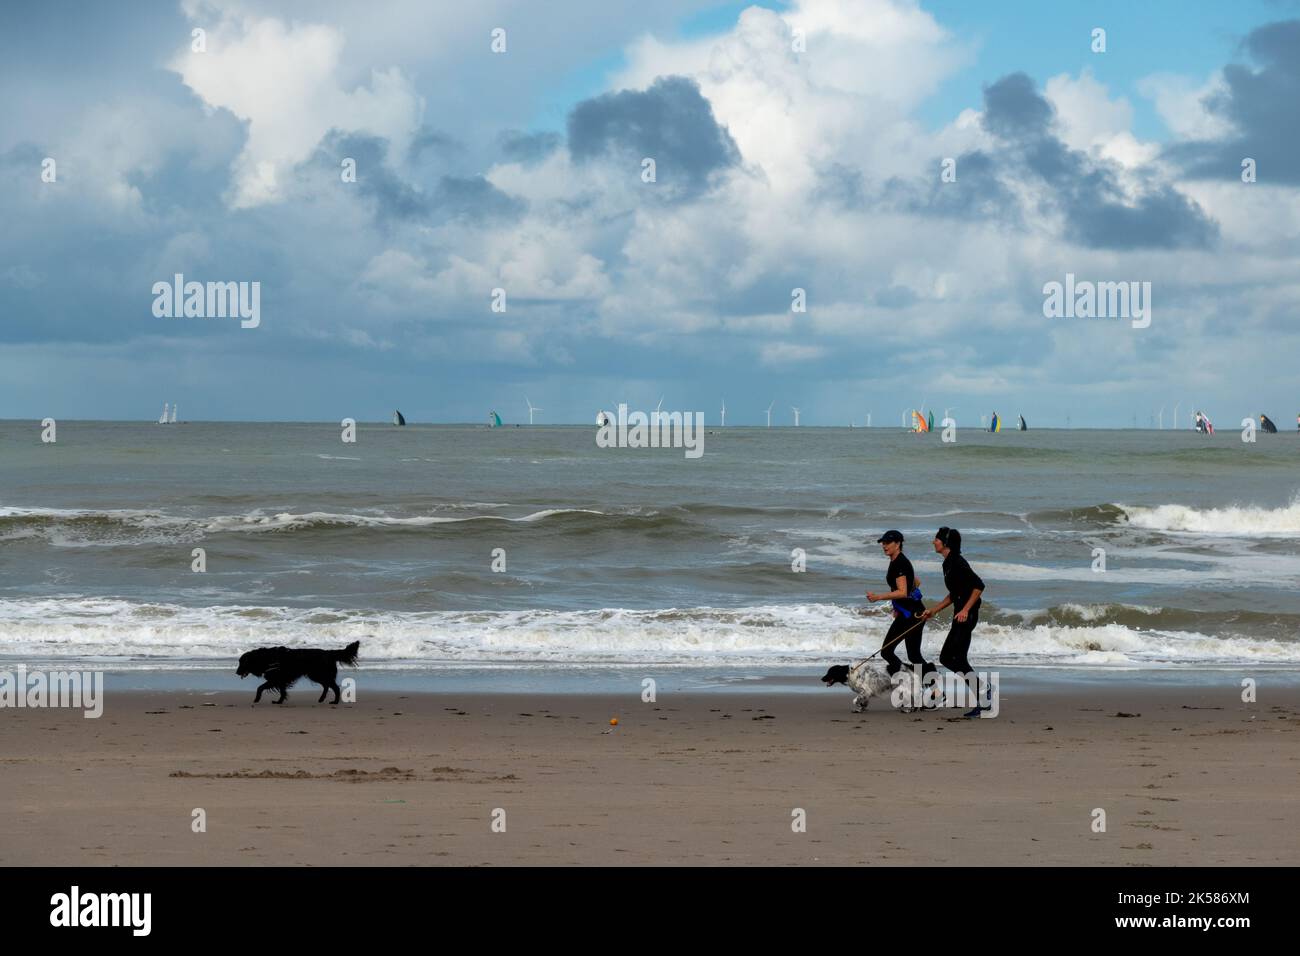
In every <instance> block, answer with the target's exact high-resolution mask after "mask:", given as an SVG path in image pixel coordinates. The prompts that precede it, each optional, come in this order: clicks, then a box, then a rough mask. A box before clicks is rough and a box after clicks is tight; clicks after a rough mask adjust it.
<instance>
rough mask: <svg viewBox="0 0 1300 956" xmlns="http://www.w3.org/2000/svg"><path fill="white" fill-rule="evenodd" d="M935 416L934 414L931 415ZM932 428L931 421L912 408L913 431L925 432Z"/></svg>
mask: <svg viewBox="0 0 1300 956" xmlns="http://www.w3.org/2000/svg"><path fill="white" fill-rule="evenodd" d="M931 417H932V418H933V415H932V416H931ZM929 430H930V423H929V422H928V421H926V419H925V417H924V416H923V415H922V414H921V413H920V412H918V411H917V410H916V409H915V408H914V409H912V431H914V432H919V433H921V434H924V433H925V432H928V431H929Z"/></svg>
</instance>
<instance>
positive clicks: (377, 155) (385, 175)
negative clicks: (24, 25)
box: [313, 130, 525, 223]
mask: <svg viewBox="0 0 1300 956" xmlns="http://www.w3.org/2000/svg"><path fill="white" fill-rule="evenodd" d="M345 157H348V158H351V159H354V160H356V163H357V181H356V188H357V191H358V192H359V193H360V194H361V195H362V196H363V197H364V198H365V199H367V200H368V201H370V202H371V203H373V205H374V209H375V218H376V220H378V221H379V222H381V223H387V222H391V221H394V220H428V221H430V222H437V221H439V220H444V219H463V220H469V221H476V222H477V221H485V220H489V219H499V218H502V217H508V216H517V215H519V214H521V213H522V212H523V211H524V209H525V204H524V203H523V201H521V200H519V199H517V198H515V197H513V196H508V195H506V194H505V193H504V192H502V191H501V190H499V189H497V188H496V187H495V186H493V185H492V184H491V183H490V182H488V181H487V180H486V179H484V178H483V177H482V176H441V177H439V178H438V179H437V181H436V183H435V184H434V185H433V187H432V188H431V189H429V190H427V191H426V190H423V189H420V188H418V187H417V186H416V185H413V184H411V183H409V182H407V181H406V180H405V179H403V178H402V177H401V176H400V175H399V174H398V173H396V172H395V171H394V170H393V169H392V167H390V166H389V165H388V163H387V157H388V141H387V140H385V139H382V138H380V137H377V136H367V135H364V134H360V133H347V134H345V133H341V132H339V131H337V130H336V131H333V132H331V133H330V134H329V135H328V136H326V138H325V140H324V141H322V143H321V146H320V148H319V149H318V150H317V151H316V155H315V157H314V158H313V163H314V164H315V165H316V166H317V167H318V168H321V169H323V170H326V171H327V173H328V175H330V176H338V175H339V173H340V171H341V166H340V165H339V164H340V163H341V162H342V160H343V159H344V158H345Z"/></svg>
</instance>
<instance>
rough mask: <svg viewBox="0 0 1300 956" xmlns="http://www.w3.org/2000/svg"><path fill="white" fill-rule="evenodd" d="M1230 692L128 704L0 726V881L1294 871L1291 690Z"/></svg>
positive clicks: (1298, 813)
mask: <svg viewBox="0 0 1300 956" xmlns="http://www.w3.org/2000/svg"><path fill="white" fill-rule="evenodd" d="M1238 694H1239V690H1238V689H1237V688H1236V687H1235V686H1233V685H1232V684H1230V683H1228V684H1225V685H1224V686H1221V687H1209V686H1203V687H1195V688H1187V687H1177V688H1171V687H1146V688H1143V687H1140V686H1136V685H1131V684H1130V685H1127V686H1124V687H1122V688H1113V689H1112V688H1107V689H1106V690H1104V691H1102V692H1097V691H1094V690H1091V689H1086V690H1085V689H1078V690H1062V691H1056V692H1053V691H1051V690H1047V691H1036V692H1033V693H1023V694H1014V695H1013V694H1012V693H1010V692H1008V690H1007V689H1006V685H1005V683H1004V686H1003V694H1002V709H1001V714H1000V716H999V717H997V718H996V719H992V720H960V719H956V718H957V714H956V712H953V711H946V712H939V713H934V712H931V713H920V714H911V715H905V714H901V713H898V712H895V711H893V710H891V709H889V707H888V706H887V704H885V705H884V706H882V705H881V703H880V702H875V703H873V709H872V710H871V711H870V712H868V713H866V714H863V715H853V714H850V713H849V706H848V705H849V700H850V697H851V695H850V694H849V693H848V692H846V691H844V690H843V689H842V688H841V689H838V690H835V691H826V692H825V693H822V694H763V693H761V692H757V693H754V694H752V695H750V694H735V693H728V694H712V695H709V694H703V695H690V696H678V695H673V696H661V697H660V699H659V701H658V702H657V703H653V704H649V703H641V702H640V700H639V698H637V697H635V696H633V697H627V696H620V697H617V698H614V697H610V696H594V695H592V696H588V695H528V696H519V695H510V696H507V695H482V694H460V695H456V694H400V695H399V694H384V695H378V694H370V695H367V696H366V697H365V699H364V700H363V702H360V703H356V704H351V705H343V706H340V707H337V708H335V707H330V706H328V705H317V704H316V703H315V692H314V690H313V689H312V688H310V687H303V688H299V689H298V691H297V692H296V693H295V695H294V697H293V700H292V701H291V703H290V704H289V705H286V706H284V707H276V706H273V705H270V704H269V703H268V702H267V700H269V698H267V699H264V700H263V703H262V704H260V705H259V706H258V707H256V708H253V707H251V706H249V701H250V700H251V696H252V695H251V691H250V692H249V693H242V692H241V693H222V694H218V695H205V694H201V693H186V692H172V693H130V694H126V693H114V694H111V695H110V696H109V697H108V699H107V701H106V708H105V713H104V715H103V717H102V718H100V719H98V720H87V719H85V718H83V717H82V716H81V712H80V711H75V710H25V709H24V710H12V709H7V710H0V831H2V832H3V833H4V839H3V841H0V863H2V864H4V865H30V864H49V865H78V864H90V865H112V864H123V865H132V864H134V865H142V864H161V865H188V864H208V865H211V864H218V865H268V864H314V865H326V864H358V865H376V864H404V865H407V864H438V863H446V864H472V865H496V866H500V865H509V864H683V863H685V864H778V865H783V864H873V865H875V864H912V865H945V864H975V865H1006V864H1013V865H1014V864H1020V865H1058V864H1107V865H1125V866H1142V865H1149V864H1211V865H1212V864H1287V865H1295V864H1296V863H1300V790H1298V788H1297V783H1300V746H1298V745H1300V688H1296V687H1290V688H1277V689H1270V688H1268V687H1261V690H1260V697H1261V700H1260V703H1257V704H1243V703H1241V701H1240V699H1239V696H1238ZM213 705H215V706H213ZM877 708H878V709H877ZM1120 712H1123V713H1127V714H1134V715H1140V716H1128V717H1120V716H1116V714H1117V713H1120ZM613 716H616V717H617V718H618V719H619V724H618V726H617V727H611V726H610V724H609V720H610V718H611V717H613ZM200 807H201V808H203V809H204V810H205V811H206V818H207V831H206V832H205V833H195V832H192V829H191V820H192V811H193V810H194V809H195V808H200ZM496 808H501V809H503V810H504V811H505V823H506V830H505V832H504V833H496V832H493V830H492V819H493V811H494V810H495V809H496ZM796 808H802V809H803V810H804V811H805V812H806V819H807V830H806V832H804V833H796V832H793V830H792V826H791V824H792V820H793V817H792V812H793V811H794V810H795V809H796ZM1094 808H1102V809H1104V810H1105V811H1106V824H1107V829H1106V832H1105V833H1094V832H1093V829H1092V824H1093V819H1094V818H1093V810H1094Z"/></svg>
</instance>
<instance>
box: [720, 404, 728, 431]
mask: <svg viewBox="0 0 1300 956" xmlns="http://www.w3.org/2000/svg"><path fill="white" fill-rule="evenodd" d="M719 427H721V428H726V427H727V400H726V399H725V398H724V399H723V400H722V425H721V426H719Z"/></svg>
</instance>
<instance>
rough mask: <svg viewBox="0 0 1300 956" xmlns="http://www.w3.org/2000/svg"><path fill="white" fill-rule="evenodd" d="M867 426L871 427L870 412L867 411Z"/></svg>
mask: <svg viewBox="0 0 1300 956" xmlns="http://www.w3.org/2000/svg"><path fill="white" fill-rule="evenodd" d="M867 427H868V428H870V427H871V413H870V412H867Z"/></svg>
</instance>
